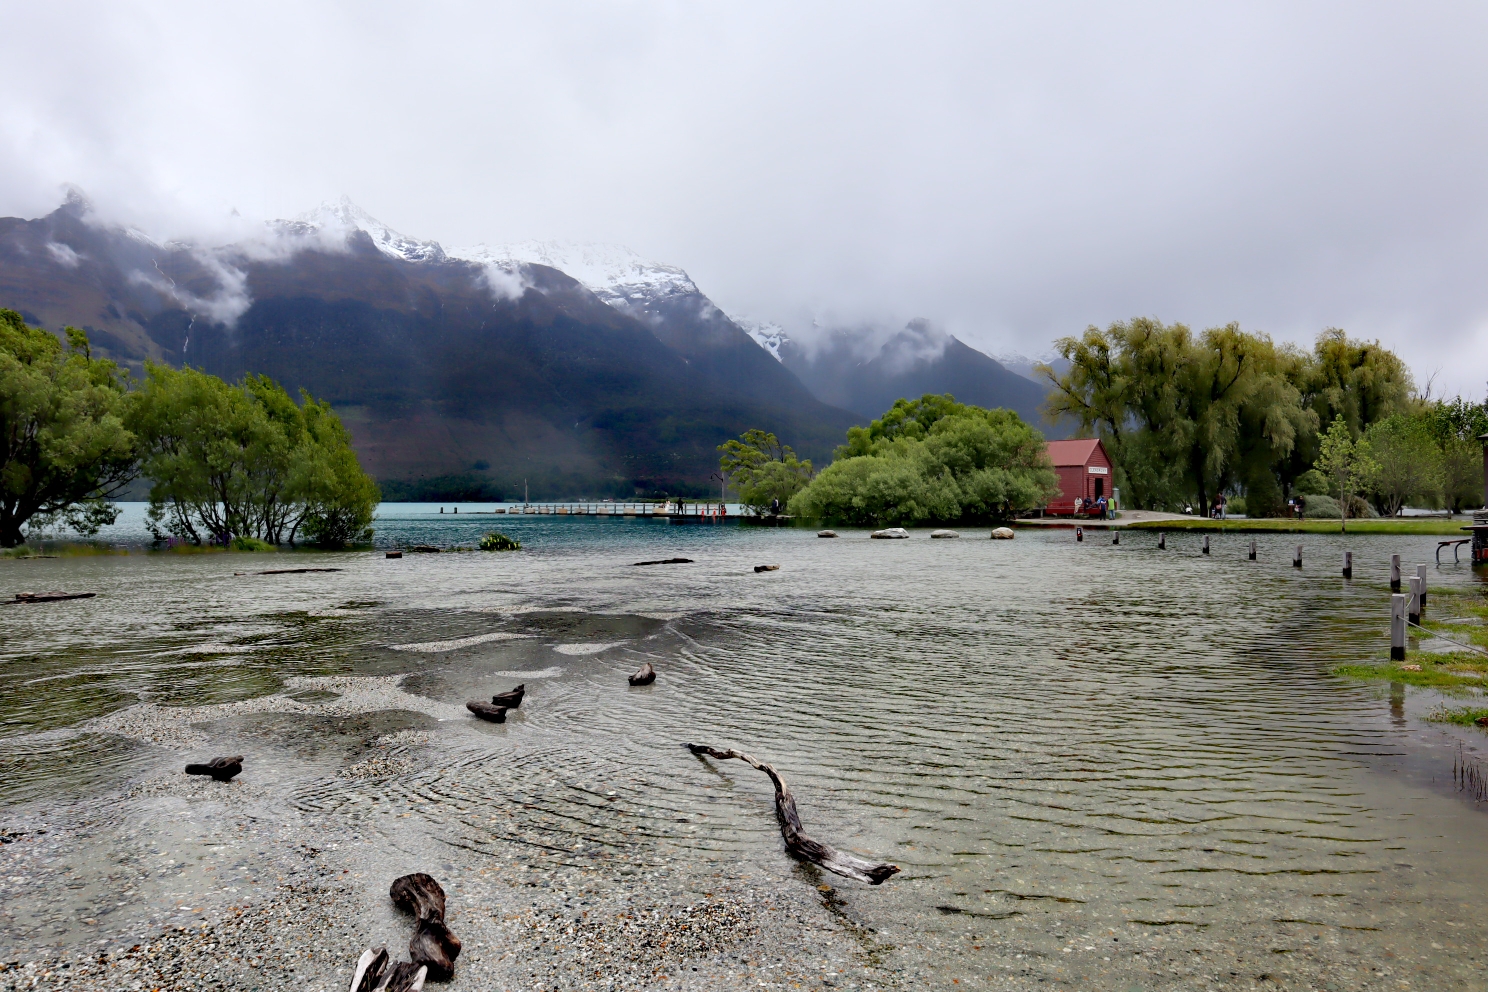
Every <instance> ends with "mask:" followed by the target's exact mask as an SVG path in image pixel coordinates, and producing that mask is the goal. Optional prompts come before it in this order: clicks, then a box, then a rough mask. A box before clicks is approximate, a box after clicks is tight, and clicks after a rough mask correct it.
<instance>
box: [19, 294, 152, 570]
mask: <svg viewBox="0 0 1488 992" xmlns="http://www.w3.org/2000/svg"><path fill="white" fill-rule="evenodd" d="M66 333H67V340H68V345H67V347H65V348H64V347H63V345H62V343H61V342H60V341H59V340H58V339H57V338H56V337H55V336H53V335H52V334H49V333H47V332H46V331H44V330H42V329H40V328H34V327H28V326H26V323H25V321H23V320H22V319H21V316H20V314H18V313H16V312H15V311H14V310H0V546H3V547H7V548H9V547H15V546H16V545H17V544H20V543H21V541H22V538H23V533H22V532H23V530H24V529H25V528H26V527H27V526H28V524H30V525H35V524H52V523H58V522H61V523H66V524H67V525H68V526H70V527H72V528H73V529H76V530H78V531H81V532H82V533H85V534H92V533H97V531H98V528H99V527H100V526H102V525H104V524H110V523H113V522H114V520H115V519H116V517H117V510H115V508H114V507H113V505H112V504H111V503H109V502H108V500H109V498H110V497H112V496H115V495H117V494H118V492H119V491H120V490H121V489H123V487H124V486H125V485H127V484H128V482H129V481H130V479H132V478H133V477H134V474H135V455H134V436H133V434H131V433H130V431H129V430H128V429H127V428H126V427H125V424H124V420H123V417H122V412H123V409H124V405H125V389H126V385H127V382H126V379H125V377H124V376H123V375H122V374H121V373H120V372H119V369H118V368H117V366H115V365H114V363H113V362H109V361H104V360H101V359H95V358H93V357H92V354H91V351H90V349H89V347H88V338H87V335H85V334H84V333H83V332H82V331H80V330H78V329H77V328H75V327H69V328H67V332H66Z"/></svg>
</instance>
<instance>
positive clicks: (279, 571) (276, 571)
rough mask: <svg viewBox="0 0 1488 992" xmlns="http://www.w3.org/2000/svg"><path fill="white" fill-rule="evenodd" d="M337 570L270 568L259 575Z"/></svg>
mask: <svg viewBox="0 0 1488 992" xmlns="http://www.w3.org/2000/svg"><path fill="white" fill-rule="evenodd" d="M339 571H341V569H339V568H271V569H269V570H268V571H267V572H259V573H258V574H259V575H304V574H306V573H307V572H339Z"/></svg>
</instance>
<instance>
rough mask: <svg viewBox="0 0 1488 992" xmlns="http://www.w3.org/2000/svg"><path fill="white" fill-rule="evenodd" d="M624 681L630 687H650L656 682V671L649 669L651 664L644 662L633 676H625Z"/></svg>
mask: <svg viewBox="0 0 1488 992" xmlns="http://www.w3.org/2000/svg"><path fill="white" fill-rule="evenodd" d="M625 681H627V682H629V683H630V684H631V685H650V684H651V683H652V682H655V681H656V669H654V668H652V667H651V662H649V661H648V662H646V663H645V664H644V665H642V666H641V667H640V669H639V670H638V671H637V672H636V673H635V674H634V675H627V676H626V677H625Z"/></svg>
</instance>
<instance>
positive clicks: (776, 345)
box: [729, 314, 790, 362]
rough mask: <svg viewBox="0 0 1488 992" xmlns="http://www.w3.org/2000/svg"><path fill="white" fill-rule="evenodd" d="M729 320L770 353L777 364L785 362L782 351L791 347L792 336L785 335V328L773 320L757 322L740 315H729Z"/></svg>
mask: <svg viewBox="0 0 1488 992" xmlns="http://www.w3.org/2000/svg"><path fill="white" fill-rule="evenodd" d="M729 319H730V320H732V321H733V322H734V323H736V324H738V325H739V327H740V328H742V329H743V331H744V333H745V334H748V335H749V336H750V337H751V338H753V339H754V343H755V344H757V345H759V346H760V347H761V348H763V349H765V350H766V351H768V352H769V353H770V355H771V356H772V357H773V358H774V359H775V360H776V361H777V362H783V361H784V359H783V358H781V357H780V349H781V348H782V347H787V346H789V345H790V336H789V335H787V334H786V333H785V328H783V327H781V326H780V325H779V324H777V323H775V322H774V321H772V320H755V319H754V318H753V317H744V316H741V315H739V314H729Z"/></svg>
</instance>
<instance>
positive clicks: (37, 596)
mask: <svg viewBox="0 0 1488 992" xmlns="http://www.w3.org/2000/svg"><path fill="white" fill-rule="evenodd" d="M97 595H98V593H96V592H18V593H16V594H15V599H14V600H12V602H14V603H55V602H58V601H59V600H63V599H92V598H93V597H94V596H97Z"/></svg>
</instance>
